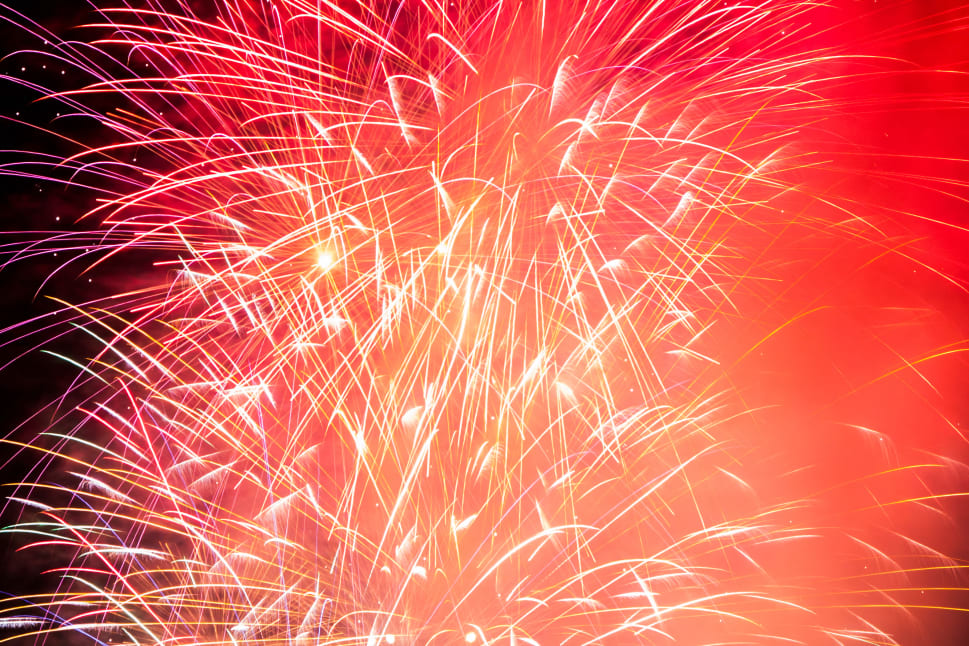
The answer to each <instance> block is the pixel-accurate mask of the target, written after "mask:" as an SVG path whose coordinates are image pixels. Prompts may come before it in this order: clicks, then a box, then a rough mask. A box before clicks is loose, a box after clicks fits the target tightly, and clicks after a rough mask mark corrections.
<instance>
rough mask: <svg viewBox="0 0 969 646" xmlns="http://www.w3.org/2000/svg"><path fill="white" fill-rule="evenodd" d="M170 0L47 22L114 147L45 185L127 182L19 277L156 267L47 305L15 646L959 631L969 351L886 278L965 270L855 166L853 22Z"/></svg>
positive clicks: (536, 8) (25, 487)
mask: <svg viewBox="0 0 969 646" xmlns="http://www.w3.org/2000/svg"><path fill="white" fill-rule="evenodd" d="M161 4H162V5H164V6H163V7H161V8H159V7H153V8H151V9H146V10H140V9H133V8H126V9H123V10H104V11H103V13H102V14H100V18H99V20H98V24H97V25H94V26H93V27H91V28H90V30H89V31H88V32H86V33H88V34H89V35H90V34H93V36H92V37H91V38H89V40H88V41H85V42H88V43H89V44H86V45H82V44H81V43H72V42H64V41H54V40H51V42H52V43H53V44H52V45H51V47H53V52H54V54H53V56H54V57H55V58H54V59H52V60H57V61H59V64H61V65H64V66H67V67H68V68H69V69H71V70H72V72H71V73H72V75H74V77H75V78H80V79H82V80H81V82H80V87H76V88H75V89H72V90H69V91H65V92H59V93H57V94H56V96H54V97H52V99H51V100H56V101H59V102H60V104H61V105H64V106H67V107H68V108H70V109H71V110H72V111H74V112H77V113H80V114H82V115H86V116H87V117H89V118H93V119H94V120H95V122H96V123H97V124H98V128H99V132H98V136H97V141H98V144H97V145H85V146H83V147H80V148H79V149H77V150H76V151H74V152H73V153H72V154H68V155H67V156H64V157H63V158H58V159H57V160H56V161H55V162H53V163H51V164H45V162H44V160H43V159H34V160H33V161H31V162H30V163H29V164H27V165H26V166H23V165H22V166H17V167H16V168H17V171H16V172H23V173H28V174H30V173H32V174H36V175H41V176H45V177H48V178H50V179H51V180H57V179H58V178H63V180H64V181H66V182H68V183H70V184H72V185H79V184H82V185H87V186H93V187H95V188H96V189H98V190H100V191H101V193H100V195H101V198H102V199H101V200H100V201H99V203H98V204H97V205H96V206H95V207H94V208H93V209H92V210H91V211H90V212H89V213H87V214H86V216H85V218H84V220H83V222H85V223H89V224H87V225H86V227H87V228H85V230H84V232H83V233H73V234H64V235H57V236H47V237H45V238H44V239H41V240H36V241H32V242H30V243H27V244H20V245H17V247H16V249H15V251H14V252H12V253H13V256H12V260H11V262H12V261H13V260H14V259H19V258H20V257H22V256H32V255H33V254H35V253H38V252H40V253H51V254H52V253H54V252H63V253H66V254H68V255H71V254H73V256H72V257H75V256H80V257H81V258H83V262H84V264H85V268H86V271H87V272H89V273H90V274H91V275H97V272H98V271H99V270H101V271H103V270H104V268H106V267H107V268H113V267H119V266H121V267H123V266H127V265H126V263H130V262H132V261H131V260H130V259H132V258H142V259H144V258H147V259H149V260H151V261H152V262H153V263H154V266H155V268H154V269H153V270H150V271H145V272H143V274H144V275H143V276H138V277H132V278H131V280H130V281H128V280H119V281H116V282H118V283H120V284H121V287H119V289H117V290H116V291H115V292H113V293H110V294H108V295H106V296H105V297H103V298H97V299H94V300H91V301H88V302H81V303H71V304H68V303H64V305H63V309H62V310H60V311H59V312H58V313H57V314H55V315H53V316H52V317H51V318H52V320H53V319H56V320H57V321H60V322H61V323H62V324H64V325H73V326H75V327H79V328H80V329H81V330H82V331H83V332H84V333H85V334H86V335H88V336H90V337H91V338H93V339H95V340H96V342H97V344H98V348H97V349H96V350H95V351H94V352H93V353H91V355H90V356H89V357H82V358H79V357H66V358H67V359H68V360H70V361H72V362H74V363H76V365H77V366H78V369H79V377H78V380H77V382H76V383H75V385H74V386H72V388H71V390H70V391H69V392H68V393H67V394H66V395H64V397H66V398H68V399H71V400H72V401H73V400H78V401H79V403H78V404H77V405H76V406H60V407H58V408H56V410H54V412H53V413H49V414H46V415H45V416H44V419H53V420H54V421H53V422H52V423H51V424H50V425H49V428H47V430H46V431H45V432H44V433H42V434H38V435H37V436H36V438H34V439H31V440H30V441H28V442H26V443H24V445H23V446H20V445H18V450H24V451H32V452H33V453H35V454H36V455H37V456H39V457H38V458H37V459H38V464H39V467H38V468H37V469H35V470H34V472H33V475H32V477H31V478H29V479H27V480H26V481H24V482H20V483H17V484H16V485H15V486H14V487H12V488H11V489H10V493H9V499H10V501H11V504H13V505H16V506H17V508H18V509H22V510H23V511H22V512H21V518H20V522H18V523H17V525H16V526H14V527H12V528H11V529H10V530H9V531H12V532H15V533H17V534H18V535H20V536H29V537H30V543H31V545H30V546H28V548H27V550H28V553H36V552H37V551H38V550H42V549H46V550H47V554H48V555H49V558H48V559H47V560H48V562H47V563H45V565H44V569H49V570H52V571H54V572H56V573H57V575H58V576H59V580H60V582H59V584H58V585H57V588H56V590H54V591H53V592H50V591H46V592H44V593H42V594H25V595H18V596H17V597H15V598H12V599H9V600H7V601H6V603H5V605H4V607H3V613H4V614H3V615H2V616H0V629H2V630H3V631H4V634H5V635H9V636H10V638H12V639H23V638H25V637H28V638H29V637H30V636H33V637H35V638H37V639H39V640H41V641H44V640H47V641H50V642H53V641H54V640H56V639H59V638H61V637H64V638H65V639H70V640H74V641H71V642H70V643H97V644H107V643H127V644H138V645H143V644H153V645H154V644H157V645H161V644H165V645H176V644H226V645H228V644H234V645H241V644H247V645H248V644H299V645H304V644H305V645H307V646H308V645H310V644H314V645H321V646H322V645H336V644H360V645H364V644H366V645H367V646H376V645H377V644H395V643H396V644H420V645H425V644H427V645H432V644H441V645H443V644H450V643H481V644H532V645H541V646H549V645H560V644H561V645H565V644H569V645H576V646H579V645H589V646H591V645H593V644H597V645H603V646H605V645H612V644H617V645H618V644H623V645H625V644H654V643H676V644H749V643H803V644H821V643H832V644H851V643H864V644H888V643H903V642H905V640H909V641H908V643H924V641H923V640H924V639H925V636H926V635H928V634H933V635H934V636H933V638H932V639H933V642H938V640H939V639H940V638H941V636H940V631H939V628H938V626H944V625H945V624H942V623H939V622H938V620H937V619H935V615H933V614H931V613H933V612H937V611H940V610H941V609H944V608H947V609H948V610H949V611H950V612H951V613H953V614H955V613H958V612H959V611H960V608H961V607H962V606H963V605H964V601H958V596H957V595H958V594H959V593H961V591H962V590H963V586H964V583H963V582H962V578H961V577H962V575H961V571H962V567H963V566H962V565H961V561H959V560H958V557H959V550H958V546H957V545H954V544H952V543H951V541H947V540H946V538H945V536H946V533H947V532H948V533H950V534H951V533H952V532H954V531H957V528H958V523H957V520H956V518H955V516H954V515H953V514H954V513H955V512H954V511H953V510H954V509H955V507H954V505H955V504H956V502H957V501H958V499H959V497H960V496H961V494H962V488H963V486H964V484H965V483H964V480H963V479H962V478H963V475H964V472H963V471H962V467H961V466H960V465H959V464H958V462H957V461H956V460H955V459H953V456H954V455H956V453H955V452H954V450H948V449H951V447H953V446H954V444H952V443H951V442H950V441H948V440H942V439H939V438H943V437H953V438H958V432H957V429H956V428H955V425H956V420H955V418H954V417H953V415H955V414H956V413H954V412H952V411H950V410H949V408H947V401H948V399H947V395H951V390H952V388H951V386H952V383H951V381H950V378H949V377H948V376H947V374H946V373H943V372H939V370H940V369H938V368H937V367H936V366H939V365H943V366H944V365H946V362H947V361H950V362H951V361H952V360H953V358H955V359H958V358H959V357H960V356H961V355H960V353H961V352H962V351H963V350H964V345H963V344H962V336H960V333H959V332H958V331H957V330H955V331H954V330H953V329H951V326H949V327H947V324H946V318H945V312H941V311H940V310H939V308H937V307H933V304H932V303H931V302H925V301H920V300H917V299H913V298H911V297H910V293H909V292H907V291H906V288H897V289H889V288H884V287H879V286H878V285H874V284H873V283H871V281H872V280H875V278H874V277H875V276H882V277H884V276H891V277H893V278H892V279H893V280H902V276H907V275H908V273H909V272H910V271H911V270H913V269H914V270H916V271H920V272H923V273H929V274H931V275H932V276H933V277H932V278H931V279H928V283H931V284H933V285H941V286H945V285H954V284H956V281H954V280H953V279H951V278H949V277H948V276H947V275H946V274H945V273H944V272H943V271H942V268H941V267H931V266H928V265H926V264H924V263H920V262H919V261H918V260H917V258H918V255H917V249H916V248H915V247H913V244H912V243H913V238H912V233H911V231H912V229H911V225H910V224H909V221H916V220H917V219H916V218H915V217H911V216H901V215H898V211H892V210H890V209H888V208H881V207H879V206H878V204H877V202H876V201H871V200H867V199H866V197H867V196H868V194H867V193H866V192H865V191H864V190H862V189H861V188H858V187H857V186H856V185H853V184H852V182H853V181H854V180H855V178H857V177H859V175H858V174H856V171H857V170H858V168H859V167H858V165H857V164H856V162H854V161H853V160H854V159H855V157H854V156H856V155H857V153H858V151H859V150H861V144H860V143H857V142H848V143H847V144H846V143H844V141H843V140H842V139H841V138H840V134H839V132H838V128H839V126H843V125H844V124H845V123H847V122H848V117H847V116H846V115H848V114H849V113H850V112H852V111H855V112H861V111H865V110H875V109H877V108H878V106H879V104H880V103H883V102H885V101H887V100H889V99H890V98H891V95H886V94H884V93H882V94H880V95H879V94H872V95H868V94H865V93H864V92H863V91H862V90H860V89H855V90H847V91H846V90H845V88H846V87H847V86H848V85H849V84H852V83H853V84H857V85H858V86H859V87H861V86H864V87H872V86H874V87H877V83H876V82H877V80H878V79H879V78H880V77H881V75H885V74H898V75H902V74H903V73H902V72H901V71H899V70H900V69H901V68H900V67H898V66H897V65H896V66H893V65H894V64H892V63H891V62H890V61H887V60H881V59H872V58H870V57H863V56H858V57H852V56H849V55H848V53H845V52H843V51H841V49H839V48H837V47H835V46H834V45H832V41H836V40H837V38H838V34H839V32H838V30H837V29H836V28H835V27H834V26H833V25H836V24H837V23H838V21H840V20H842V19H843V16H844V15H845V11H846V10H844V9H838V8H837V7H834V8H832V7H826V6H823V5H820V4H815V3H805V2H788V1H783V0H778V1H774V2H766V3H761V4H754V5H746V4H739V3H738V4H733V3H729V2H728V3H723V2H705V1H698V2H693V3H681V2H665V1H661V0H656V1H651V2H644V3H638V2H628V3H612V2H602V3H596V2H579V1H566V2H562V3H543V2H535V3H514V2H512V3H507V2H469V3H441V4H438V3H434V2H428V1H424V2H378V1H375V0H374V1H366V2H345V3H344V2H339V3H338V2H316V1H309V0H273V1H271V2H270V1H256V0H234V1H232V2H225V3H217V5H214V6H213V7H211V9H212V11H210V12H207V13H203V12H202V11H201V10H200V9H197V8H196V9H195V13H192V12H188V11H187V10H186V9H185V8H184V7H183V6H182V3H178V2H172V3H161ZM169 5H170V6H169ZM960 19H961V20H964V19H965V17H964V16H951V15H946V14H943V15H942V16H941V17H937V18H935V19H934V22H931V23H925V24H924V25H922V24H921V23H914V24H915V27H918V28H924V29H926V31H929V30H930V29H929V28H930V27H931V26H932V25H935V26H936V27H939V26H941V27H945V26H947V25H956V24H958V20H960ZM18 20H19V22H20V23H21V24H23V25H24V26H25V27H28V28H29V26H30V23H29V21H28V20H27V19H26V18H25V17H21V18H19V19H18ZM819 25H821V26H819ZM824 25H829V26H828V27H825V26H824ZM38 29H39V28H38ZM41 37H43V34H42V33H41ZM912 73H913V74H914V72H912ZM865 84H868V85H867V86H865ZM927 101H929V102H932V101H940V98H939V97H937V96H932V97H930V98H929V99H927ZM105 102H108V103H110V104H111V105H110V107H109V108H104V107H103V106H104V104H105ZM24 168H26V169H27V170H23V169H24ZM886 175H887V173H886ZM939 179H940V180H942V179H944V178H939ZM886 181H887V180H886ZM911 181H913V180H912V177H911V176H910V175H902V176H900V177H899V178H897V179H896V182H898V184H907V183H910V182H911ZM927 183H928V180H926V184H927ZM953 184H954V182H953ZM926 188H927V189H928V188H931V186H926ZM883 206H889V205H883ZM891 206H897V205H891ZM899 210H901V209H899ZM917 215H919V216H920V217H921V218H923V219H925V220H931V219H935V218H931V217H930V216H928V215H924V214H917ZM938 226H940V227H941V226H943V225H942V224H941V223H939V225H938ZM953 230H955V229H953ZM875 272H879V273H875ZM928 283H926V284H928ZM952 289H953V293H960V294H961V292H957V291H956V289H955V288H954V287H953V288H952ZM859 297H861V298H860V300H859ZM916 317H921V319H920V320H916V321H913V319H914V318H916ZM56 325H57V324H55V327H54V328H53V329H54V330H55V332H54V333H52V332H51V331H50V329H49V328H45V329H46V331H45V332H44V333H43V335H46V338H50V337H52V336H54V334H55V333H56V330H57V329H58V328H57V327H56ZM913 330H918V331H919V334H918V335H913ZM68 410H69V412H68ZM902 410H903V411H905V413H906V414H905V415H904V416H902V415H899V413H898V411H902ZM37 419H41V418H40V417H38V418H37ZM911 424H917V425H918V428H919V429H920V432H919V434H918V435H917V436H916V434H908V433H906V432H904V428H903V425H911ZM65 427H69V428H70V429H71V430H70V431H67V432H64V431H63V430H62V429H63V428H65ZM946 434H948V435H946ZM928 438H933V439H931V440H930V439H928ZM947 442H948V443H947ZM10 443H11V444H14V440H11V441H10ZM939 447H947V450H945V451H941V452H940V451H939ZM933 451H934V453H933ZM31 550H32V551H33V552H31ZM933 625H934V626H935V632H934V633H933ZM65 636H66V637H65ZM912 640H918V641H917V642H916V641H912Z"/></svg>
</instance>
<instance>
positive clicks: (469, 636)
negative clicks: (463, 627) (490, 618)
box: [464, 633, 478, 644]
mask: <svg viewBox="0 0 969 646" xmlns="http://www.w3.org/2000/svg"><path fill="white" fill-rule="evenodd" d="M477 638H478V636H477V635H475V634H474V633H468V634H467V635H465V636H464V641H466V642H468V643H469V644H473V643H474V641H475V640H476V639H477Z"/></svg>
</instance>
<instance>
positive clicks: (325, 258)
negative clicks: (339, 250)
mask: <svg viewBox="0 0 969 646" xmlns="http://www.w3.org/2000/svg"><path fill="white" fill-rule="evenodd" d="M334 264H335V259H334V258H333V254H332V253H330V252H329V251H321V252H320V253H319V255H318V256H317V257H316V266H317V267H319V268H320V269H322V270H323V271H329V270H330V269H332V268H333V265H334Z"/></svg>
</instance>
